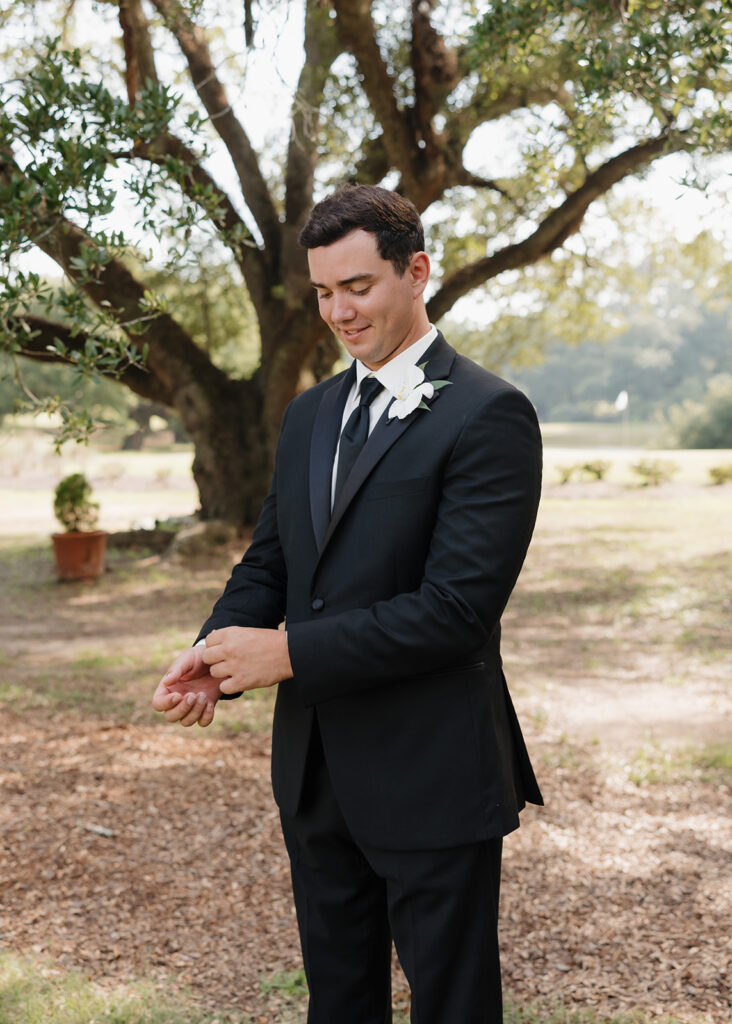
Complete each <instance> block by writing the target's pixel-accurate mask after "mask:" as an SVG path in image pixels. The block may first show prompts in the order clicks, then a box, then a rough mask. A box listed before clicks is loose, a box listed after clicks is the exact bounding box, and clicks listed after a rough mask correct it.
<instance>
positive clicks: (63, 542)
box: [51, 530, 107, 580]
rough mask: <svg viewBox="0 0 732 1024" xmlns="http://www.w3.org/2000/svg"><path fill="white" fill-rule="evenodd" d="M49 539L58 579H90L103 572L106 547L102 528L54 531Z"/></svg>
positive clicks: (104, 533)
mask: <svg viewBox="0 0 732 1024" xmlns="http://www.w3.org/2000/svg"><path fill="white" fill-rule="evenodd" d="M51 539H52V540H53V551H54V554H55V555H56V568H57V569H58V578H59V579H60V580H92V579H95V578H96V577H97V576H101V575H102V573H103V572H104V553H105V551H106V549H107V534H106V532H105V531H104V530H88V531H86V532H84V533H74V532H70V533H54V534H52V535H51Z"/></svg>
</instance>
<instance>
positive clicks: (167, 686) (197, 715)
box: [152, 646, 221, 729]
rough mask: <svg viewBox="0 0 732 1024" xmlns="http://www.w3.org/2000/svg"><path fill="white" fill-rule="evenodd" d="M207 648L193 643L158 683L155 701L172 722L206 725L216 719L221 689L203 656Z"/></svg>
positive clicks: (156, 705)
mask: <svg viewBox="0 0 732 1024" xmlns="http://www.w3.org/2000/svg"><path fill="white" fill-rule="evenodd" d="M203 650H204V649H203V646H200V647H189V648H188V650H186V651H183V653H182V654H179V655H178V657H177V658H176V659H175V660H174V661H173V662H172V663H171V665H170V667H169V668H168V671H167V672H166V673H165V675H164V676H163V678H162V679H161V680H160V682H159V683H158V685H157V689H156V690H155V693H154V694H153V699H152V705H153V707H154V708H155V710H156V711H160V712H162V713H163V715H164V716H165V718H166V720H167V721H168V722H179V723H180V724H181V725H182V726H185V727H186V728H188V726H191V725H196V724H198V725H200V726H201V728H202V729H205V728H206V726H207V725H210V724H211V722H213V718H214V710H215V708H216V703H217V702H218V700H219V698H220V697H221V690H220V689H219V680H218V679H214V677H213V676H212V675H211V673H210V672H209V668H208V665H206V664H205V662H204V660H203Z"/></svg>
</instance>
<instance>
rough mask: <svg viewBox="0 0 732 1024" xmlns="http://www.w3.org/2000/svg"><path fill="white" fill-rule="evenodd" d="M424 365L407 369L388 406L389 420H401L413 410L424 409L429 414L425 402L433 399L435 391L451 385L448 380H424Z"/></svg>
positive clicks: (428, 408)
mask: <svg viewBox="0 0 732 1024" xmlns="http://www.w3.org/2000/svg"><path fill="white" fill-rule="evenodd" d="M426 365H427V363H422V364H421V365H420V366H408V367H407V371H406V374H405V376H404V379H403V380H402V382H401V384H400V385H399V387H398V388H397V390H396V391H395V392H393V395H394V401H393V402H392V403H391V405H390V406H389V419H390V420H393V419H395V418H398V419H400V420H403V419H404V418H405V416H409V415H410V413H413V412H414V410H415V409H426V410H427V412H429V411H430V407H429V406H428V405H427V402H429V401H430V400H431V399H432V398H434V394H435V391H439V390H440V388H444V387H445V386H446V385H447V384H452V381H450V380H426V379H425V375H424V368H425V366H426Z"/></svg>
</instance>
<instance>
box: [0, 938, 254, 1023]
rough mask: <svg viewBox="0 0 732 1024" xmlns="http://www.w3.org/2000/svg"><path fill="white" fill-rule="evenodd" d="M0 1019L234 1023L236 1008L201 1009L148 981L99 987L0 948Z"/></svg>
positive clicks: (238, 1019) (44, 962)
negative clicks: (220, 1010)
mask: <svg viewBox="0 0 732 1024" xmlns="http://www.w3.org/2000/svg"><path fill="white" fill-rule="evenodd" d="M0 1020H2V1022H3V1024H132V1022H134V1024H239V1022H243V1021H244V1017H242V1016H241V1015H239V1014H236V1015H235V1016H232V1015H231V1014H226V1015H221V1014H213V1013H207V1012H205V1011H202V1010H201V1008H200V1006H198V1005H196V1003H195V1001H194V1000H193V999H192V998H191V997H189V996H186V995H181V994H180V993H179V992H174V993H165V994H163V993H162V992H161V991H160V990H159V988H158V987H156V986H155V985H154V984H153V983H152V982H148V981H137V982H135V983H134V984H131V985H118V986H115V987H114V988H111V989H109V988H104V987H103V986H101V985H99V984H98V983H96V982H94V981H92V979H91V978H89V977H86V976H85V975H83V974H81V973H79V972H78V971H64V970H61V969H59V968H58V967H56V966H54V965H53V963H52V962H51V961H50V960H45V959H40V958H37V957H34V958H31V957H19V956H15V955H14V954H12V953H3V952H0Z"/></svg>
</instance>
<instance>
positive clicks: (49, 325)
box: [0, 0, 732, 522]
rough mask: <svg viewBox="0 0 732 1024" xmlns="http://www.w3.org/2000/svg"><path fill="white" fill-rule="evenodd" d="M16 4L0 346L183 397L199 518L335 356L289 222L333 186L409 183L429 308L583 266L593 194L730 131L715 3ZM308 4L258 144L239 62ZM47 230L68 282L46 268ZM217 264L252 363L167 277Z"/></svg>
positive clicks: (239, 494)
mask: <svg viewBox="0 0 732 1024" xmlns="http://www.w3.org/2000/svg"><path fill="white" fill-rule="evenodd" d="M0 17H1V18H2V22H0V27H2V31H3V39H4V53H3V55H2V59H3V67H4V69H5V72H4V76H3V77H4V85H3V101H2V108H1V110H0V258H1V259H2V263H3V268H4V269H3V270H2V299H1V301H0V330H1V332H2V333H1V336H0V337H1V339H2V345H3V346H4V347H5V348H6V349H8V350H9V351H10V352H11V353H14V354H16V355H22V356H27V357H35V358H40V359H46V360H48V359H50V360H58V361H72V362H73V361H78V362H80V363H81V364H82V366H83V367H86V368H89V367H91V366H96V367H97V368H98V369H99V370H100V371H101V372H103V373H105V374H108V375H114V376H117V377H118V379H119V380H120V381H122V382H123V383H124V384H126V385H128V386H129V387H130V388H131V389H132V390H133V391H135V392H136V393H137V394H139V395H142V396H143V397H145V398H146V399H149V400H152V401H156V402H162V403H164V404H167V405H169V406H171V407H174V408H175V409H176V410H177V411H178V413H179V414H180V417H181V420H182V422H183V424H184V426H185V428H186V430H187V431H188V433H189V436H190V437H191V439H192V440H193V442H194V445H195V448H196V458H195V461H194V475H195V477H196V481H197V484H198V487H199V492H200V495H201V503H202V512H203V514H204V515H205V516H222V517H224V518H227V519H230V520H232V521H237V522H242V521H248V520H251V519H253V518H254V517H255V516H256V514H257V511H258V505H259V502H260V501H261V498H262V495H263V492H264V489H265V487H266V481H267V478H268V475H269V468H270V465H271V458H272V454H273V445H274V440H275V438H276V434H277V428H278V425H279V421H280V417H281V415H282V412H283V409H284V407H285V405H286V404H287V402H288V401H289V400H290V399H291V398H292V396H293V395H294V394H295V393H296V392H297V390H298V389H299V388H301V387H303V386H304V385H305V384H307V383H308V382H312V381H314V380H317V379H319V378H322V377H323V376H325V375H327V374H328V373H329V372H330V370H331V368H332V366H333V364H334V361H335V360H336V358H337V356H338V350H337V348H336V346H335V342H334V341H333V339H332V338H330V337H329V336H327V332H326V333H324V328H323V326H322V324H321V322H320V321H319V318H318V315H317V309H316V307H315V303H314V302H313V301H312V298H311V296H310V286H309V281H308V275H307V263H306V260H305V255H304V253H303V251H302V250H301V249H300V248H299V247H298V246H297V242H296V239H297V235H298V233H299V230H300V228H301V227H302V225H303V223H304V221H305V219H306V218H307V215H308V212H309V210H310V208H311V206H312V204H313V202H314V200H317V198H319V197H320V195H322V194H323V192H324V190H325V189H327V188H328V187H330V186H331V185H332V184H334V183H335V182H341V181H348V180H355V181H365V182H372V183H385V184H387V185H388V186H389V187H393V188H397V189H398V190H400V191H401V192H403V193H404V194H406V195H407V196H408V197H409V198H411V199H412V200H413V201H414V202H415V204H416V205H417V207H418V208H419V209H420V211H422V212H423V214H424V217H425V221H426V223H427V224H428V226H429V228H430V246H431V254H432V255H433V256H434V257H435V261H434V262H435V271H436V272H435V275H434V278H435V285H434V289H433V292H432V293H431V296H430V298H429V304H428V312H429V315H430V318H431V319H432V321H433V322H436V321H439V320H440V319H441V318H442V317H444V316H445V314H447V313H448V312H449V311H450V310H451V309H452V308H453V306H454V305H455V303H456V302H457V301H458V300H459V299H460V298H462V297H464V296H466V295H468V294H470V293H472V292H474V290H475V289H479V288H481V287H483V286H485V285H486V284H487V283H488V282H492V281H496V280H497V279H500V276H501V275H505V274H506V273H507V272H509V271H514V272H515V271H518V270H522V269H524V268H529V267H532V266H534V265H539V264H541V263H542V261H543V262H544V263H545V264H547V265H552V266H553V267H554V270H555V272H556V274H558V275H559V276H560V277H561V276H564V277H565V278H566V279H567V280H570V279H572V278H573V276H574V275H576V274H577V273H578V272H580V270H581V267H582V263H583V261H584V260H585V259H586V256H587V253H586V252H585V247H584V243H583V241H582V240H581V238H580V236H579V234H578V233H579V231H580V228H581V226H582V224H583V221H584V220H585V217H586V214H587V212H588V210H589V209H590V208H591V207H592V206H593V204H597V203H600V202H602V201H603V199H604V197H606V196H608V195H610V194H611V191H612V189H613V187H614V186H616V185H617V184H618V183H619V182H621V181H623V180H624V179H627V178H629V177H632V176H635V175H639V174H642V173H643V172H644V171H645V170H647V168H649V167H650V166H651V165H652V163H653V162H654V161H656V160H658V159H660V158H662V157H664V156H666V155H668V154H670V153H674V152H681V151H683V152H686V153H689V154H694V155H695V156H697V157H699V158H707V157H710V156H713V155H714V154H718V153H724V152H728V151H729V148H730V139H731V137H732V102H731V99H730V86H731V80H730V38H731V37H732V26H731V24H730V22H731V18H730V6H729V4H728V3H726V2H723V0H710V2H703V3H696V4H689V3H681V2H675V0H671V2H664V3H661V2H652V3H650V2H649V3H640V2H635V3H634V2H632V0H630V2H627V3H626V2H611V3H606V2H600V0H544V2H537V0H514V2H501V0H497V2H473V0H412V2H409V3H408V2H397V3H386V2H377V0H374V2H369V0H302V3H301V4H296V3H291V4H286V5H283V4H275V3H270V4H267V3H264V2H262V3H254V0H244V2H243V4H242V5H241V6H238V5H237V4H230V3H228V4H224V3H222V2H221V0H97V2H94V3H91V2H90V0H63V2H62V0H40V2H29V0H13V2H11V3H10V4H9V5H8V6H7V7H6V8H5V11H4V13H3V14H2V15H0ZM295 18H297V19H299V20H300V22H301V32H302V49H301V50H300V51H299V52H298V59H299V60H300V68H299V75H298V76H297V81H296V83H295V85H294V88H293V90H292V94H291V99H290V103H289V104H288V108H289V109H288V110H287V112H285V111H282V112H281V111H280V109H279V106H278V104H276V103H274V102H273V103H272V109H271V112H270V111H268V113H269V114H271V119H272V132H271V133H270V138H269V140H268V141H267V142H266V144H262V143H256V144H255V141H253V138H254V135H253V132H252V130H251V128H250V124H251V125H253V123H254V121H255V119H256V118H255V111H254V110H253V109H252V107H251V105H250V103H249V100H248V97H249V96H250V95H251V92H252V89H253V86H254V84H255V83H253V81H252V79H251V76H249V75H248V74H247V69H248V67H249V66H250V65H253V63H254V61H255V58H261V56H262V53H261V51H264V56H266V54H267V51H269V50H270V49H271V50H272V53H276V52H277V51H276V49H275V44H274V40H275V39H276V37H277V34H278V32H281V31H284V28H285V27H286V23H287V22H288V21H289V22H291V21H292V19H295ZM280 59H281V58H280ZM294 59H295V58H289V57H288V61H290V60H294ZM259 67H261V64H260V65H259ZM273 70H274V71H275V72H276V71H277V68H276V67H275V68H274V69H273ZM285 70H287V71H289V68H288V69H283V70H282V73H283V74H284V71H285ZM260 102H261V101H260ZM39 251H42V252H43V253H45V255H46V256H47V257H50V259H51V260H53V261H54V262H55V263H56V264H57V265H58V267H59V268H60V269H61V271H62V272H63V275H64V278H63V283H62V284H60V285H58V286H55V285H51V284H49V283H48V281H47V280H44V278H43V277H42V276H41V275H40V274H38V273H37V272H35V271H34V270H31V269H29V268H31V267H33V256H34V253H38V252H39ZM210 265H214V266H215V265H219V266H221V265H226V266H227V274H228V276H229V277H230V279H231V280H232V282H233V285H232V287H234V288H237V287H239V288H242V289H244V290H245V291H246V294H247V296H248V300H249V302H250V303H251V309H252V311H253V316H254V318H255V319H256V323H257V328H258V334H259V357H258V360H257V365H256V367H255V369H254V371H253V372H251V373H249V374H248V375H245V374H243V373H240V372H237V371H236V369H234V370H232V369H231V368H224V367H222V366H221V365H218V364H217V361H216V359H215V356H214V354H213V353H212V352H211V351H208V350H207V349H206V346H205V345H202V344H201V340H200V337H195V336H194V334H195V332H194V330H193V329H192V327H191V325H190V320H189V321H188V322H187V323H184V322H183V320H182V318H180V317H179V316H178V315H177V310H176V303H175V301H173V299H172V298H171V297H168V298H166V295H165V288H164V287H163V288H161V287H160V278H161V275H165V274H168V275H170V274H172V273H175V275H176V278H177V281H176V288H177V294H180V293H181V289H183V290H185V289H186V287H191V288H193V287H194V285H195V284H196V283H197V282H199V281H200V277H201V274H202V272H203V270H202V268H206V267H208V266H210ZM170 291H171V294H173V293H175V289H170Z"/></svg>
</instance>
